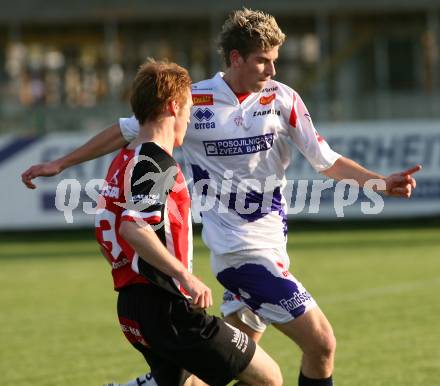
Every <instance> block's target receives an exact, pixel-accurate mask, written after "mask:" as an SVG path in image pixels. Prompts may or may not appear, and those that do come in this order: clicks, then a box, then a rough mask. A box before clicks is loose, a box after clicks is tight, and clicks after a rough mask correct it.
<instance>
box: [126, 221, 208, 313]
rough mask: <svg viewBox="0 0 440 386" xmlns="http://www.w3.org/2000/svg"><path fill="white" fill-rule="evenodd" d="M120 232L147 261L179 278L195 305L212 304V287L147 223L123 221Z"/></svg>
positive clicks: (202, 306)
mask: <svg viewBox="0 0 440 386" xmlns="http://www.w3.org/2000/svg"><path fill="white" fill-rule="evenodd" d="M119 234H120V235H121V236H122V237H123V238H124V239H125V240H126V241H127V242H128V243H129V244H130V245H131V247H132V248H133V249H134V250H135V251H136V252H137V254H138V255H139V256H140V257H141V258H142V259H144V260H145V261H146V262H147V263H149V264H151V265H152V266H153V267H155V268H157V269H158V270H160V271H162V272H163V273H165V274H167V275H168V276H171V277H173V278H175V279H177V280H178V281H179V282H180V283H181V284H182V286H183V287H184V288H185V290H186V291H188V293H189V295H190V296H191V298H192V304H193V305H194V306H196V307H199V308H208V307H211V306H212V304H213V302H212V294H211V289H210V288H209V287H207V286H206V285H205V284H204V283H202V282H201V281H200V280H199V279H197V278H196V277H195V276H194V275H192V274H191V273H190V272H188V270H187V269H186V268H185V267H184V265H183V264H182V263H181V262H180V261H179V260H177V259H176V258H175V257H174V256H173V255H172V254H171V253H170V252H169V251H168V249H166V247H165V246H164V245H163V244H162V242H161V241H160V239H159V238H158V237H157V235H156V233H155V232H154V231H153V230H152V229H151V227H150V226H149V225H148V224H147V223H144V224H137V223H136V222H131V221H122V223H121V226H120V228H119Z"/></svg>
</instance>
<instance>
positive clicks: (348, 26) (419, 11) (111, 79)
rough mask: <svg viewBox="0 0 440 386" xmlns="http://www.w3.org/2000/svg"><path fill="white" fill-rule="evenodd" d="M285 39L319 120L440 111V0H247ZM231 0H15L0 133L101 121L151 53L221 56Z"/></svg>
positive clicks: (123, 100) (121, 110) (216, 62)
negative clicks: (268, 16)
mask: <svg viewBox="0 0 440 386" xmlns="http://www.w3.org/2000/svg"><path fill="white" fill-rule="evenodd" d="M245 4H246V6H248V7H250V8H255V9H262V10H265V11H267V12H269V13H271V14H273V15H275V16H276V18H277V20H278V22H279V24H280V26H281V28H282V29H283V30H284V32H285V33H286V34H287V36H288V39H287V41H286V43H285V45H284V46H283V48H282V49H281V52H280V59H279V63H278V74H277V79H278V80H280V81H283V82H285V83H286V84H288V85H291V86H292V87H293V88H295V89H296V90H298V91H299V92H300V93H301V95H302V96H303V98H304V99H305V101H306V103H307V105H308V106H309V108H310V110H311V111H312V113H313V116H314V119H315V121H327V122H328V121H358V120H377V119H378V120H389V119H406V118H440V108H439V106H440V59H439V47H440V43H439V41H440V22H439V20H440V0H419V1H417V2H416V1H411V0H407V1H403V0H382V1H376V0H370V1H365V0H345V1H336V0H314V1H311V0H307V1H305V0H296V1H294V2H292V1H289V0H273V1H271V2H270V3H268V2H263V1H249V2H245ZM241 5H242V2H238V1H228V2H218V1H211V0H208V1H206V0H205V1H199V0H191V1H185V2H179V1H176V0H174V1H170V0H162V1H141V0H131V1H116V0H111V1H106V2H101V1H96V0H88V1H84V0H77V1H75V2H70V1H69V2H67V1H64V2H63V1H58V2H56V1H53V0H50V1H47V0H46V1H42V0H18V1H15V2H13V3H8V4H6V5H2V12H1V14H0V133H4V132H10V131H14V132H28V133H39V132H47V131H53V130H56V131H59V130H69V131H70V130H79V129H97V128H101V127H103V125H106V124H108V123H110V122H112V121H114V119H115V118H116V117H117V116H118V115H120V114H127V113H129V110H128V103H127V100H128V90H129V88H130V85H131V81H132V79H133V76H134V74H135V72H136V69H137V67H138V66H139V64H141V63H142V62H143V61H144V60H145V59H146V58H147V57H149V56H151V57H155V58H168V59H170V60H173V61H176V62H178V63H179V64H181V65H183V66H186V67H188V68H189V70H190V72H191V75H192V77H193V79H194V80H195V81H198V80H200V79H203V78H206V77H210V76H211V75H213V74H214V72H215V71H216V70H218V68H220V67H221V60H220V57H219V55H218V53H217V50H216V49H217V48H216V44H215V39H216V36H217V34H218V32H219V31H220V27H221V24H222V22H223V20H224V19H225V17H226V16H227V14H228V13H229V12H230V11H231V10H232V9H235V8H239V7H240V6H241Z"/></svg>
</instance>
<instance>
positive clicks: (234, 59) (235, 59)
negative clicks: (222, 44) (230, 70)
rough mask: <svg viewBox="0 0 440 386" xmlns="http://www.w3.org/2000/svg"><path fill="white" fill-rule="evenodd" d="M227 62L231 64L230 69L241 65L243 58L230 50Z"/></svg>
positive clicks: (235, 51)
mask: <svg viewBox="0 0 440 386" xmlns="http://www.w3.org/2000/svg"><path fill="white" fill-rule="evenodd" d="M229 60H230V62H231V67H238V66H239V65H240V64H241V63H243V57H242V56H241V55H240V53H239V52H238V50H231V51H230V52H229Z"/></svg>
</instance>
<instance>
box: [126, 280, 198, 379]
mask: <svg viewBox="0 0 440 386" xmlns="http://www.w3.org/2000/svg"><path fill="white" fill-rule="evenodd" d="M145 287H146V286H143V285H136V286H132V287H131V288H126V289H124V290H122V291H121V292H120V293H119V296H118V318H119V324H120V326H121V329H122V331H123V333H124V335H125V337H126V338H127V340H128V341H129V342H130V343H131V344H132V345H133V347H135V348H136V349H137V350H138V351H139V352H140V353H141V354H142V355H143V356H144V358H145V360H146V361H147V363H148V365H149V366H150V369H151V374H152V375H153V377H154V379H155V381H156V382H157V384H158V386H162V385H164V386H168V385H169V386H182V385H184V384H185V382H186V380H187V379H188V378H189V377H190V375H191V374H190V373H189V372H188V371H186V370H185V369H184V368H182V367H181V366H179V365H178V364H176V363H174V361H172V360H170V359H169V358H167V357H166V356H163V355H162V354H161V353H160V351H158V350H156V349H155V346H156V344H154V343H153V342H152V340H151V332H152V331H153V330H154V327H153V328H150V327H151V326H150V327H149V328H147V329H145V319H146V318H148V319H149V321H152V322H153V323H154V320H158V318H159V314H160V313H161V311H160V310H157V307H155V306H154V304H149V302H148V301H146V295H147V294H148V293H149V289H148V288H145ZM149 306H151V307H149ZM165 306H166V305H165ZM158 311H159V313H157V312H158ZM147 324H150V322H147ZM156 334H157V338H158V339H166V335H167V332H166V331H164V330H157V331H156Z"/></svg>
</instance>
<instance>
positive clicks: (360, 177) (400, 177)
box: [322, 157, 422, 198]
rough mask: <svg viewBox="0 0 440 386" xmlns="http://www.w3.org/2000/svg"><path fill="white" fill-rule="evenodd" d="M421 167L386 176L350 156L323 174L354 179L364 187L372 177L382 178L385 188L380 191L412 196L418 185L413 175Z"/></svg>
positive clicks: (389, 194)
mask: <svg viewBox="0 0 440 386" xmlns="http://www.w3.org/2000/svg"><path fill="white" fill-rule="evenodd" d="M421 169H422V166H421V165H416V166H413V167H412V168H409V169H407V170H404V171H402V172H398V173H393V174H391V175H389V176H388V177H384V176H382V175H380V174H378V173H375V172H372V171H370V170H368V169H366V168H364V167H363V166H361V165H359V164H358V163H356V162H355V161H353V160H351V159H349V158H346V157H340V158H339V159H338V160H336V162H335V163H334V164H333V165H332V166H331V167H330V168H328V169H327V170H324V171H323V172H322V174H324V175H325V176H327V177H329V178H334V179H335V180H342V179H353V180H355V181H356V182H357V183H358V184H359V185H360V186H362V187H363V186H364V185H365V184H366V182H367V181H369V180H371V179H378V180H382V181H384V183H385V184H384V189H381V188H380V187H379V188H378V189H377V191H378V192H382V193H384V194H386V195H388V196H394V197H403V198H409V197H411V194H412V190H413V189H415V187H416V180H415V178H414V177H413V176H412V175H413V174H414V173H416V172H418V171H419V170H421Z"/></svg>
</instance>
